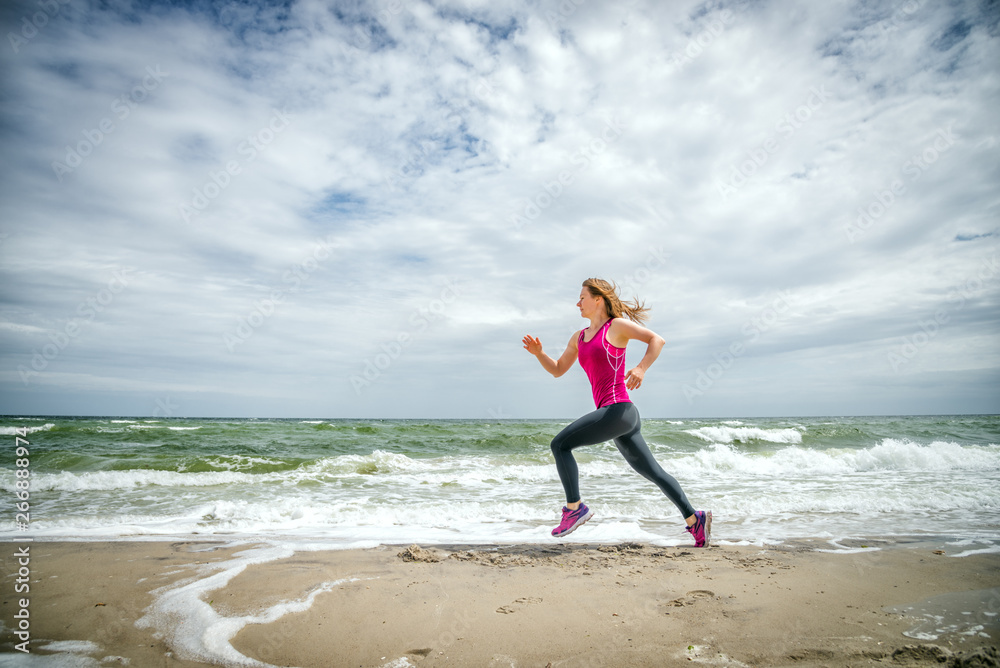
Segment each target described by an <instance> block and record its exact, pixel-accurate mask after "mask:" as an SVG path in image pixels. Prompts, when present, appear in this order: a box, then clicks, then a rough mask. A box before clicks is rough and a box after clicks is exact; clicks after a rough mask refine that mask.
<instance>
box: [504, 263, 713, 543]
mask: <svg viewBox="0 0 1000 668" xmlns="http://www.w3.org/2000/svg"><path fill="white" fill-rule="evenodd" d="M576 305H577V308H579V309H580V315H581V316H582V317H584V318H587V319H588V320H590V327H587V328H586V329H581V330H580V331H579V332H578V333H575V334H573V336H572V337H571V338H570V340H569V345H567V346H566V350H565V351H564V352H563V354H562V356H561V357H560V358H559V359H558V360H554V359H552V358H551V357H549V356H548V355H546V354H545V353H544V352H543V351H542V342H541V341H540V340H538V339H536V338H534V337H532V336H530V335H528V336H525V337H524V339H523V341H522V342H523V343H524V349H525V350H527V351H528V352H529V353H531V354H532V355H534V356H535V357H536V358H537V359H538V361H539V362H541V364H542V367H543V368H544V369H545V370H546V371H548V372H549V373H551V374H552V375H553V376H555V377H556V378H558V377H559V376H561V375H563V374H564V373H566V372H567V371H569V369H570V367H572V366H573V362H575V361H576V360H577V358H579V359H580V366H582V367H583V370H584V371H585V372H586V373H587V378H588V379H589V380H590V387H591V391H592V392H593V395H594V405H595V406H596V407H597V410H595V411H594V412H592V413H588V414H587V415H584V416H583V417H581V418H580V419H578V420H576V421H575V422H573V423H572V424H570V425H569V426H567V427H566V428H565V429H563V430H562V431H561V432H559V434H558V435H556V437H555V438H554V439H552V454H553V455H554V456H555V458H556V470H558V471H559V479H560V480H561V481H562V485H563V489H564V490H565V492H566V505H565V506H564V507H563V510H562V522H560V523H559V526H557V527H556V528H555V529H553V530H552V535H553V536H555V537H556V538H559V537H561V536H565V535H566V534H568V533H570V532H572V531H574V530H576V528H577V527H578V526H580V525H581V524H583V523H584V522H586V521H587V520H589V519H590V518H591V517H593V516H594V511H592V510H590V508H588V507H587V506H586V504H584V503H583V501H582V500H581V499H580V487H579V477H580V475H579V471H578V469H577V466H576V459H574V458H573V448H578V447H580V446H581V445H594V444H597V443H604V442H605V441H607V440H609V439H613V440H614V442H615V445H616V446H618V451H619V452H621V453H622V456H624V457H625V461H627V462H628V463H629V465H630V466H631V467H632V468H633V469H635V470H636V471H638V472H639V474H640V475H642V476H643V477H644V478H646V479H647V480H649V481H651V482H653V483H654V484H656V486H657V487H659V488H660V489H661V490H662V491H663V493H664V494H666V495H667V497H668V498H669V499H670V500H671V501H673V502H674V505H676V506H677V508H678V510H680V512H681V516H682V517H684V520H685V521H686V522H687V531H688V532H690V534H691V535H692V536H694V541H695V547H708V544H709V540H710V538H711V529H712V511H710V510H709V511H702V510H695V509H694V507H693V506H692V505H691V504H690V503H689V502H688V499H687V496H685V494H684V492H683V490H681V487H680V485H679V484H678V483H677V480H676V479H674V477H673V476H671V475H670V474H669V473H667V472H666V471H664V470H663V469H662V468H661V467H660V465H659V464H657V463H656V460H655V459H653V454H652V453H651V452H650V451H649V446H647V445H646V441H645V440H644V439H643V438H642V434H641V433H640V432H639V430H640V427H641V425H640V420H639V411H638V410H637V409H636V407H635V404H633V403H632V400H631V399H629V396H628V390H637V389H639V388H640V387H641V386H642V380H643V378H644V377H645V375H646V371H647V370H648V369H649V367H650V365H651V364H652V363H653V362H654V361H655V360H656V358H657V357H658V356H659V355H660V350H661V349H662V348H663V344H664V343H666V342H665V341H664V340H663V337H661V336H660V335H658V334H656V333H655V332H653V331H651V330H649V329H646V328H645V327H643V326H642V325H641V324H639V323H642V322H645V320H646V317H647V316H646V312H647V311H648V310H649V309H647V308H646V307H645V306H644V305H642V304H640V303H639V302H638V301H633V302H623V301H622V300H621V298H620V297H619V296H618V289H617V287H616V286H614V285H612V284H611V283H608V282H607V281H605V280H602V279H599V278H588V279H587V280H586V281H584V282H583V288H582V289H581V290H580V301H578V302H577V303H576ZM622 316H625V318H628V320H626V319H625V318H623V317H622ZM631 339H635V340H637V341H642V342H643V343H645V344H646V354H645V355H644V356H643V358H642V361H640V362H639V365H638V366H637V367H635V368H634V369H632V370H630V371H628V372H627V373H626V372H625V346H627V345H628V342H629V340H631Z"/></svg>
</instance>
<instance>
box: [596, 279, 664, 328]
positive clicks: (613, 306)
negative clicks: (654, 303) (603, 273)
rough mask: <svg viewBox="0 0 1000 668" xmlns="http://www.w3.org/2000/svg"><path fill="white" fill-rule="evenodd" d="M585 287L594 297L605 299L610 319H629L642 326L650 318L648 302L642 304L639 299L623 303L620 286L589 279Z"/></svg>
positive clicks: (602, 280)
mask: <svg viewBox="0 0 1000 668" xmlns="http://www.w3.org/2000/svg"><path fill="white" fill-rule="evenodd" d="M583 287H585V288H587V290H589V291H590V294H591V295H593V296H594V297H601V298H602V299H604V308H606V309H607V311H608V318H621V317H622V316H624V317H626V318H628V319H629V320H631V321H632V322H637V323H639V324H642V323H644V322H646V320H647V319H648V318H649V316H648V315H646V314H647V313H649V309H648V308H646V302H640V301H639V300H638V298H636V299H634V300H632V301H628V302H626V301H622V298H621V297H619V296H618V286H617V285H615V283H613V282H612V283H608V282H607V281H605V280H604V279H602V278H588V279H587V280H585V281H584V282H583Z"/></svg>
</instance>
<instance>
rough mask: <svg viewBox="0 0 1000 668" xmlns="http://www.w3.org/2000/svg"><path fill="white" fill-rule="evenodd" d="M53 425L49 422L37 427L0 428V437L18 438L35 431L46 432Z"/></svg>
mask: <svg viewBox="0 0 1000 668" xmlns="http://www.w3.org/2000/svg"><path fill="white" fill-rule="evenodd" d="M53 427H55V425H54V424H53V423H51V422H48V423H46V424H43V425H41V426H38V427H0V436H20V435H21V434H25V433H27V434H33V433H35V432H36V431H48V430H49V429H52V428H53Z"/></svg>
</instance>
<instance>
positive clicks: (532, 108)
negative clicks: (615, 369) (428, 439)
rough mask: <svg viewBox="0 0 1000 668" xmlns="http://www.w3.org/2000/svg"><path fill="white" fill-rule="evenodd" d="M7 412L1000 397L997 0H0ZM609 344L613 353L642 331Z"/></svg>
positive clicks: (341, 410) (704, 411)
mask: <svg viewBox="0 0 1000 668" xmlns="http://www.w3.org/2000/svg"><path fill="white" fill-rule="evenodd" d="M0 17H2V25H0V27H2V33H3V35H4V40H3V44H2V45H0V53H2V55H0V68H2V69H0V105H2V107H0V109H2V111H0V146H2V151H3V158H4V159H3V161H2V163H0V170H2V173H0V206H2V214H0V273H2V293H0V299H2V305H0V310H2V315H0V352H2V362H3V363H2V366H0V401H2V405H0V412H2V413H7V414H96V415H158V416H275V417H307V416H309V417H331V418H332V417H428V418H446V417H473V418H488V417H511V418H534V417H559V418H564V417H565V418H568V417H574V416H577V415H580V414H582V413H584V412H586V411H588V410H591V409H592V406H593V405H592V400H591V396H590V390H589V387H588V385H587V382H586V378H585V376H584V374H583V372H582V371H581V370H580V369H579V368H577V369H574V370H573V371H571V372H570V373H568V374H567V375H566V376H563V377H562V378H560V379H554V378H552V377H551V376H549V375H548V374H546V373H545V372H544V371H543V370H542V368H541V367H540V366H539V364H538V363H537V361H536V360H535V359H534V358H532V357H531V356H530V355H529V354H528V353H527V352H525V351H524V350H523V349H522V347H521V343H520V340H521V338H522V337H523V336H524V335H525V334H529V333H530V334H533V335H535V336H538V337H540V338H541V340H542V343H543V345H544V346H545V350H546V351H547V352H548V353H550V354H551V355H552V356H553V357H558V355H559V354H560V353H561V352H562V350H563V349H564V347H565V346H566V343H567V341H568V340H569V338H570V337H571V336H572V334H573V332H574V331H576V330H578V329H579V328H580V327H582V326H584V325H585V324H586V322H585V321H583V320H581V319H580V317H579V312H578V311H577V310H576V308H575V302H576V300H577V296H578V294H579V289H580V282H581V281H582V280H583V279H585V278H587V277H589V276H600V277H605V278H608V279H613V280H615V281H616V282H617V283H618V284H619V285H621V286H622V290H623V293H624V295H625V296H626V297H632V296H636V295H637V296H639V297H640V298H641V299H643V300H644V301H645V302H646V304H647V305H648V306H651V307H652V311H651V320H650V322H649V323H648V324H649V326H650V327H651V328H652V329H653V330H655V331H656V332H658V333H660V334H661V335H662V336H663V337H664V338H665V339H666V340H667V345H666V347H665V348H664V350H663V353H662V354H661V356H660V358H659V360H658V361H657V362H656V364H655V365H654V366H653V368H652V369H651V370H650V372H649V373H648V374H647V377H646V382H645V384H644V386H643V387H642V388H641V389H640V390H638V391H637V392H634V393H633V399H634V400H635V401H636V403H637V404H638V406H639V408H640V411H641V412H642V414H643V415H644V416H646V417H673V416H677V417H683V416H691V417H693V416H730V417H736V416H764V415H769V416H796V415H868V414H917V413H981V412H991V413H993V412H1000V308H998V307H1000V264H998V262H1000V248H998V247H1000V146H998V136H1000V114H998V112H997V110H998V109H1000V65H998V64H1000V48H998V47H1000V26H998V23H1000V6H998V4H997V3H996V2H993V1H983V2H979V1H972V0H969V1H962V0H951V1H948V2H931V1H930V0H908V1H902V2H881V1H872V2H867V1H844V0H831V1H829V2H823V3H815V2H806V1H805V0H802V1H799V2H795V1H792V0H787V1H784V0H782V1H777V0H773V1H766V0H762V1H758V2H753V1H743V2H727V1H724V0H721V1H717V0H709V1H700V2H695V1H688V0H684V1H673V0H671V1H669V2H660V1H657V0H648V1H644V0H625V1H622V2H598V1H597V0H589V1H587V2H582V1H581V0H562V2H556V1H555V0H552V1H551V2H549V1H547V0H433V1H425V0H372V1H371V2H365V1H356V2H348V1H337V0H330V1H327V0H291V1H289V2H284V3H275V2H265V1H263V0H256V1H253V0H246V1H234V2H227V1H226V0H220V1H219V2H196V1H191V2H141V1H139V0H133V1H130V0H105V1H102V2H97V1H95V0H90V1H89V2H88V1H87V0H41V1H40V2H39V1H38V0H31V1H27V0H25V1H17V2H4V3H3V7H2V9H0ZM642 353H643V349H642V346H641V344H638V343H636V342H633V344H632V346H630V348H629V362H630V364H633V363H637V362H638V360H639V359H640V358H641V357H642Z"/></svg>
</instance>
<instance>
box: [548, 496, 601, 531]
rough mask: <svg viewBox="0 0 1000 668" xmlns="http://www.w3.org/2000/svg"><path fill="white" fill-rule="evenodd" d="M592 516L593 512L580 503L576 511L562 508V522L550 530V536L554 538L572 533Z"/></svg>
mask: <svg viewBox="0 0 1000 668" xmlns="http://www.w3.org/2000/svg"><path fill="white" fill-rule="evenodd" d="M593 516H594V511H593V510H591V509H590V508H588V507H587V506H586V504H583V503H581V504H580V507H579V508H577V509H576V510H570V509H569V508H566V507H565V506H563V514H562V522H560V523H559V526H557V527H556V528H555V529H553V530H552V535H553V536H555V537H556V538H559V537H560V536H565V535H566V534H568V533H573V531H575V530H576V528H577V527H578V526H580V525H581V524H583V523H584V522H586V521H587V520H589V519H590V518H591V517H593Z"/></svg>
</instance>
